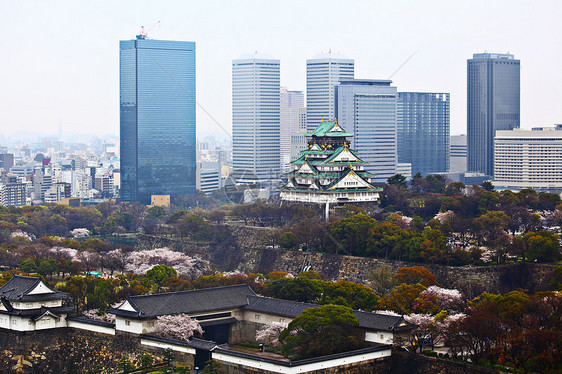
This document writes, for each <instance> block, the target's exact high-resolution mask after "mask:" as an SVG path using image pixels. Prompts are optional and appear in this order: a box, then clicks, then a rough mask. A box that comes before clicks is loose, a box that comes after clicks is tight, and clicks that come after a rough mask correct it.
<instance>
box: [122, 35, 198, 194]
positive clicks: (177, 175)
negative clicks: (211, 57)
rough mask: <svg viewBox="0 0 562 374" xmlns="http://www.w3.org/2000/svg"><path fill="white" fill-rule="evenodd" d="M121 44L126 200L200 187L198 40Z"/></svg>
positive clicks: (127, 42)
mask: <svg viewBox="0 0 562 374" xmlns="http://www.w3.org/2000/svg"><path fill="white" fill-rule="evenodd" d="M119 46H120V67H119V73H120V111H121V200H122V201H131V202H132V201H139V202H141V203H143V204H149V203H150V196H151V195H172V196H178V195H186V194H190V193H194V192H195V179H196V178H195V177H196V171H195V168H196V164H195V43H193V42H182V41H164V40H149V39H142V38H141V39H136V40H126V41H121V42H120V43H119Z"/></svg>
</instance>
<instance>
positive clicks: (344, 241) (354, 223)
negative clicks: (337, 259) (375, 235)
mask: <svg viewBox="0 0 562 374" xmlns="http://www.w3.org/2000/svg"><path fill="white" fill-rule="evenodd" d="M376 222H377V221H375V220H374V219H373V218H371V217H369V216H367V215H365V214H356V215H354V216H351V217H349V218H345V219H342V220H341V221H339V222H334V223H331V224H330V225H329V230H330V233H331V234H332V235H333V236H334V237H335V238H336V240H337V241H338V242H339V243H340V244H341V246H342V247H343V248H344V249H345V250H346V251H347V252H348V253H349V254H351V255H359V256H364V255H365V254H366V252H367V244H368V239H369V235H368V233H369V229H370V228H371V227H373V226H374V225H375V224H376Z"/></svg>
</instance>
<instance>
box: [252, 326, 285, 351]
mask: <svg viewBox="0 0 562 374" xmlns="http://www.w3.org/2000/svg"><path fill="white" fill-rule="evenodd" d="M287 326H288V324H287V323H280V322H279V323H271V324H267V325H263V326H262V327H261V328H259V329H258V330H257V331H256V341H258V342H262V343H265V344H271V345H272V346H274V347H280V346H281V344H280V343H279V334H281V331H283V330H285V329H286V328H287Z"/></svg>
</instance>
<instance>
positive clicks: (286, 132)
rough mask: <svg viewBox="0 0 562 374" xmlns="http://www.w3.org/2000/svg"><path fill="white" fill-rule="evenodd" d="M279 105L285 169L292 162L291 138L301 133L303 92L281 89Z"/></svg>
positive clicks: (282, 162) (282, 158)
mask: <svg viewBox="0 0 562 374" xmlns="http://www.w3.org/2000/svg"><path fill="white" fill-rule="evenodd" d="M279 103H280V104H279V105H280V109H279V118H280V128H279V136H280V147H281V168H282V169H285V168H286V167H289V165H290V162H291V137H292V136H293V135H294V134H296V133H297V132H298V131H299V121H300V111H301V110H302V109H303V108H304V94H303V92H302V91H289V90H287V87H281V93H280V97H279ZM303 138H304V134H303Z"/></svg>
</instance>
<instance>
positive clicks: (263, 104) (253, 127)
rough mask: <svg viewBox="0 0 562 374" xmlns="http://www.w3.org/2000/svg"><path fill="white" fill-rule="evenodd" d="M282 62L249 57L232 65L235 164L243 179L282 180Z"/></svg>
mask: <svg viewBox="0 0 562 374" xmlns="http://www.w3.org/2000/svg"><path fill="white" fill-rule="evenodd" d="M279 72H280V64H279V60H276V59H273V58H271V57H269V56H264V55H259V54H257V53H256V54H249V55H244V56H242V57H240V58H239V59H237V60H233V61H232V163H233V169H234V172H235V173H239V174H238V175H242V177H241V179H245V178H248V179H255V178H257V179H259V180H262V181H265V180H270V179H276V178H279V176H280V164H281V162H280V160H281V159H280V145H279V143H280V142H279V141H280V135H279V121H280V118H279V105H280V103H279V97H280V85H279V82H280V81H279Z"/></svg>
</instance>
